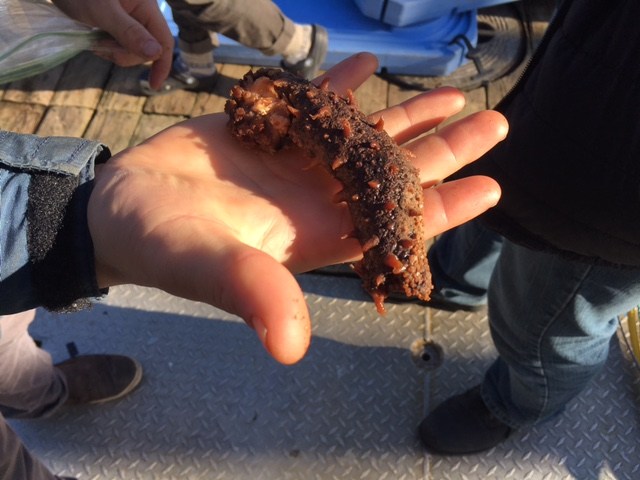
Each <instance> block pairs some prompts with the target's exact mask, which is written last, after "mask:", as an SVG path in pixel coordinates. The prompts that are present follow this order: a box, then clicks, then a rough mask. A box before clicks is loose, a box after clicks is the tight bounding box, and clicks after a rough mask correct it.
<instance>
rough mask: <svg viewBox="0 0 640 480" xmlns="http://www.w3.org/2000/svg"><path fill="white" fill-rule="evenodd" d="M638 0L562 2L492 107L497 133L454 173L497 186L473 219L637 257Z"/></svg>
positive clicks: (536, 241)
mask: <svg viewBox="0 0 640 480" xmlns="http://www.w3.org/2000/svg"><path fill="white" fill-rule="evenodd" d="M639 25H640V1H638V0H622V1H603V0H574V1H565V2H563V3H562V4H561V5H560V7H559V10H558V13H557V14H556V17H555V19H554V21H553V22H552V23H551V25H550V26H549V29H548V31H547V33H546V35H545V38H544V40H543V42H542V44H541V45H540V47H539V48H538V51H537V52H536V53H535V54H534V57H533V59H532V63H531V64H530V65H529V67H528V68H527V70H526V73H525V75H524V76H523V78H522V79H521V80H520V81H519V82H518V83H517V85H516V87H515V88H514V90H513V91H512V92H511V93H509V94H508V95H507V96H506V97H505V98H504V99H503V100H502V101H501V102H500V104H499V105H498V106H497V107H496V109H497V110H499V111H501V112H503V113H504V114H505V115H506V117H507V118H508V120H509V123H510V132H509V135H508V137H507V139H506V140H505V141H504V142H503V143H501V144H499V145H498V146H497V147H496V148H494V149H493V150H492V151H491V152H489V153H488V154H487V155H485V156H484V157H483V158H482V159H480V160H479V161H478V162H475V163H474V164H471V165H469V166H468V167H466V168H465V169H463V170H462V171H461V173H458V174H456V177H459V176H467V175H471V174H485V175H488V176H491V177H493V178H494V179H496V180H497V181H498V182H499V183H500V185H501V187H502V191H503V194H502V198H501V200H500V202H499V204H498V205H497V206H496V207H495V208H493V209H492V210H490V211H489V212H487V213H486V214H485V215H484V216H483V217H482V218H483V219H484V220H485V221H486V222H487V224H488V225H489V226H490V227H491V228H492V229H494V230H496V231H498V232H500V233H501V234H503V235H504V236H506V237H507V238H509V239H511V240H512V241H515V242H516V243H520V244H522V245H525V246H528V247H530V248H534V249H542V250H547V251H552V252H563V253H564V254H566V255H567V256H569V257H573V258H576V259H584V260H587V261H591V262H596V263H598V262H604V263H614V264H622V265H632V266H640V27H639Z"/></svg>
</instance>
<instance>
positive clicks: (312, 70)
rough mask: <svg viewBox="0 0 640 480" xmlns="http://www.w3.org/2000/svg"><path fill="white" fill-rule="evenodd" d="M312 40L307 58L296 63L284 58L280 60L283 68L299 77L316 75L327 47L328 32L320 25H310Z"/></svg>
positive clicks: (310, 78) (310, 77)
mask: <svg viewBox="0 0 640 480" xmlns="http://www.w3.org/2000/svg"><path fill="white" fill-rule="evenodd" d="M312 27H313V40H312V42H311V49H310V50H309V55H308V56H307V58H305V59H303V60H300V61H299V62H297V63H288V62H286V61H284V60H282V62H280V65H281V66H282V69H283V70H286V71H287V72H290V73H293V74H295V75H298V76H299V77H302V78H306V79H307V80H312V79H313V78H315V77H316V76H317V75H318V71H319V70H320V67H321V66H322V64H323V63H324V59H325V58H326V56H327V49H328V48H329V34H328V33H327V30H326V29H325V28H324V27H322V26H320V25H312Z"/></svg>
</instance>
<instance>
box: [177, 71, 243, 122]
mask: <svg viewBox="0 0 640 480" xmlns="http://www.w3.org/2000/svg"><path fill="white" fill-rule="evenodd" d="M250 69H251V66H249V65H231V64H225V65H218V72H219V74H218V81H217V82H216V85H215V87H214V90H213V92H212V93H211V94H199V95H198V97H197V98H196V102H195V104H194V105H193V108H192V110H191V112H190V116H192V117H197V116H199V115H204V114H206V113H217V112H222V111H224V104H225V103H226V102H227V99H228V98H229V91H230V90H231V87H232V86H233V85H235V84H236V83H237V82H238V80H240V79H241V78H242V77H243V75H244V74H245V73H247V72H248V71H249V70H250Z"/></svg>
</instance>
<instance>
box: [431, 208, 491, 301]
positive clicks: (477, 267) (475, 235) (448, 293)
mask: <svg viewBox="0 0 640 480" xmlns="http://www.w3.org/2000/svg"><path fill="white" fill-rule="evenodd" d="M502 242H503V239H502V237H501V236H500V235H498V234H496V233H494V232H492V231H491V230H488V229H487V228H485V227H484V226H482V223H481V222H480V221H478V220H473V221H470V222H467V223H465V224H463V225H461V226H459V227H457V228H454V229H452V230H449V231H448V232H445V233H443V234H442V235H441V236H440V237H438V239H437V240H436V242H435V243H434V245H433V246H432V247H431V248H430V249H429V252H428V259H429V266H430V268H431V274H432V277H433V284H434V292H433V293H434V297H435V295H437V296H438V297H439V298H441V299H443V300H446V301H448V302H451V303H452V304H457V305H461V306H478V305H483V304H485V303H486V302H487V289H488V287H489V281H490V279H491V275H492V273H493V270H494V267H495V264H496V262H497V261H498V258H499V256H500V251H501V249H502Z"/></svg>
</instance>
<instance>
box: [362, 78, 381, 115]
mask: <svg viewBox="0 0 640 480" xmlns="http://www.w3.org/2000/svg"><path fill="white" fill-rule="evenodd" d="M388 91H389V85H388V83H387V82H386V81H384V80H383V79H381V78H380V77H378V76H376V75H373V76H371V77H369V78H368V79H367V80H366V81H365V82H364V83H363V84H362V85H361V86H360V88H358V89H356V90H355V91H354V95H355V97H356V101H357V102H358V106H359V107H360V109H361V110H362V111H363V112H364V113H366V114H367V115H369V114H371V113H374V112H377V111H379V110H383V109H385V108H387V105H388Z"/></svg>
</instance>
